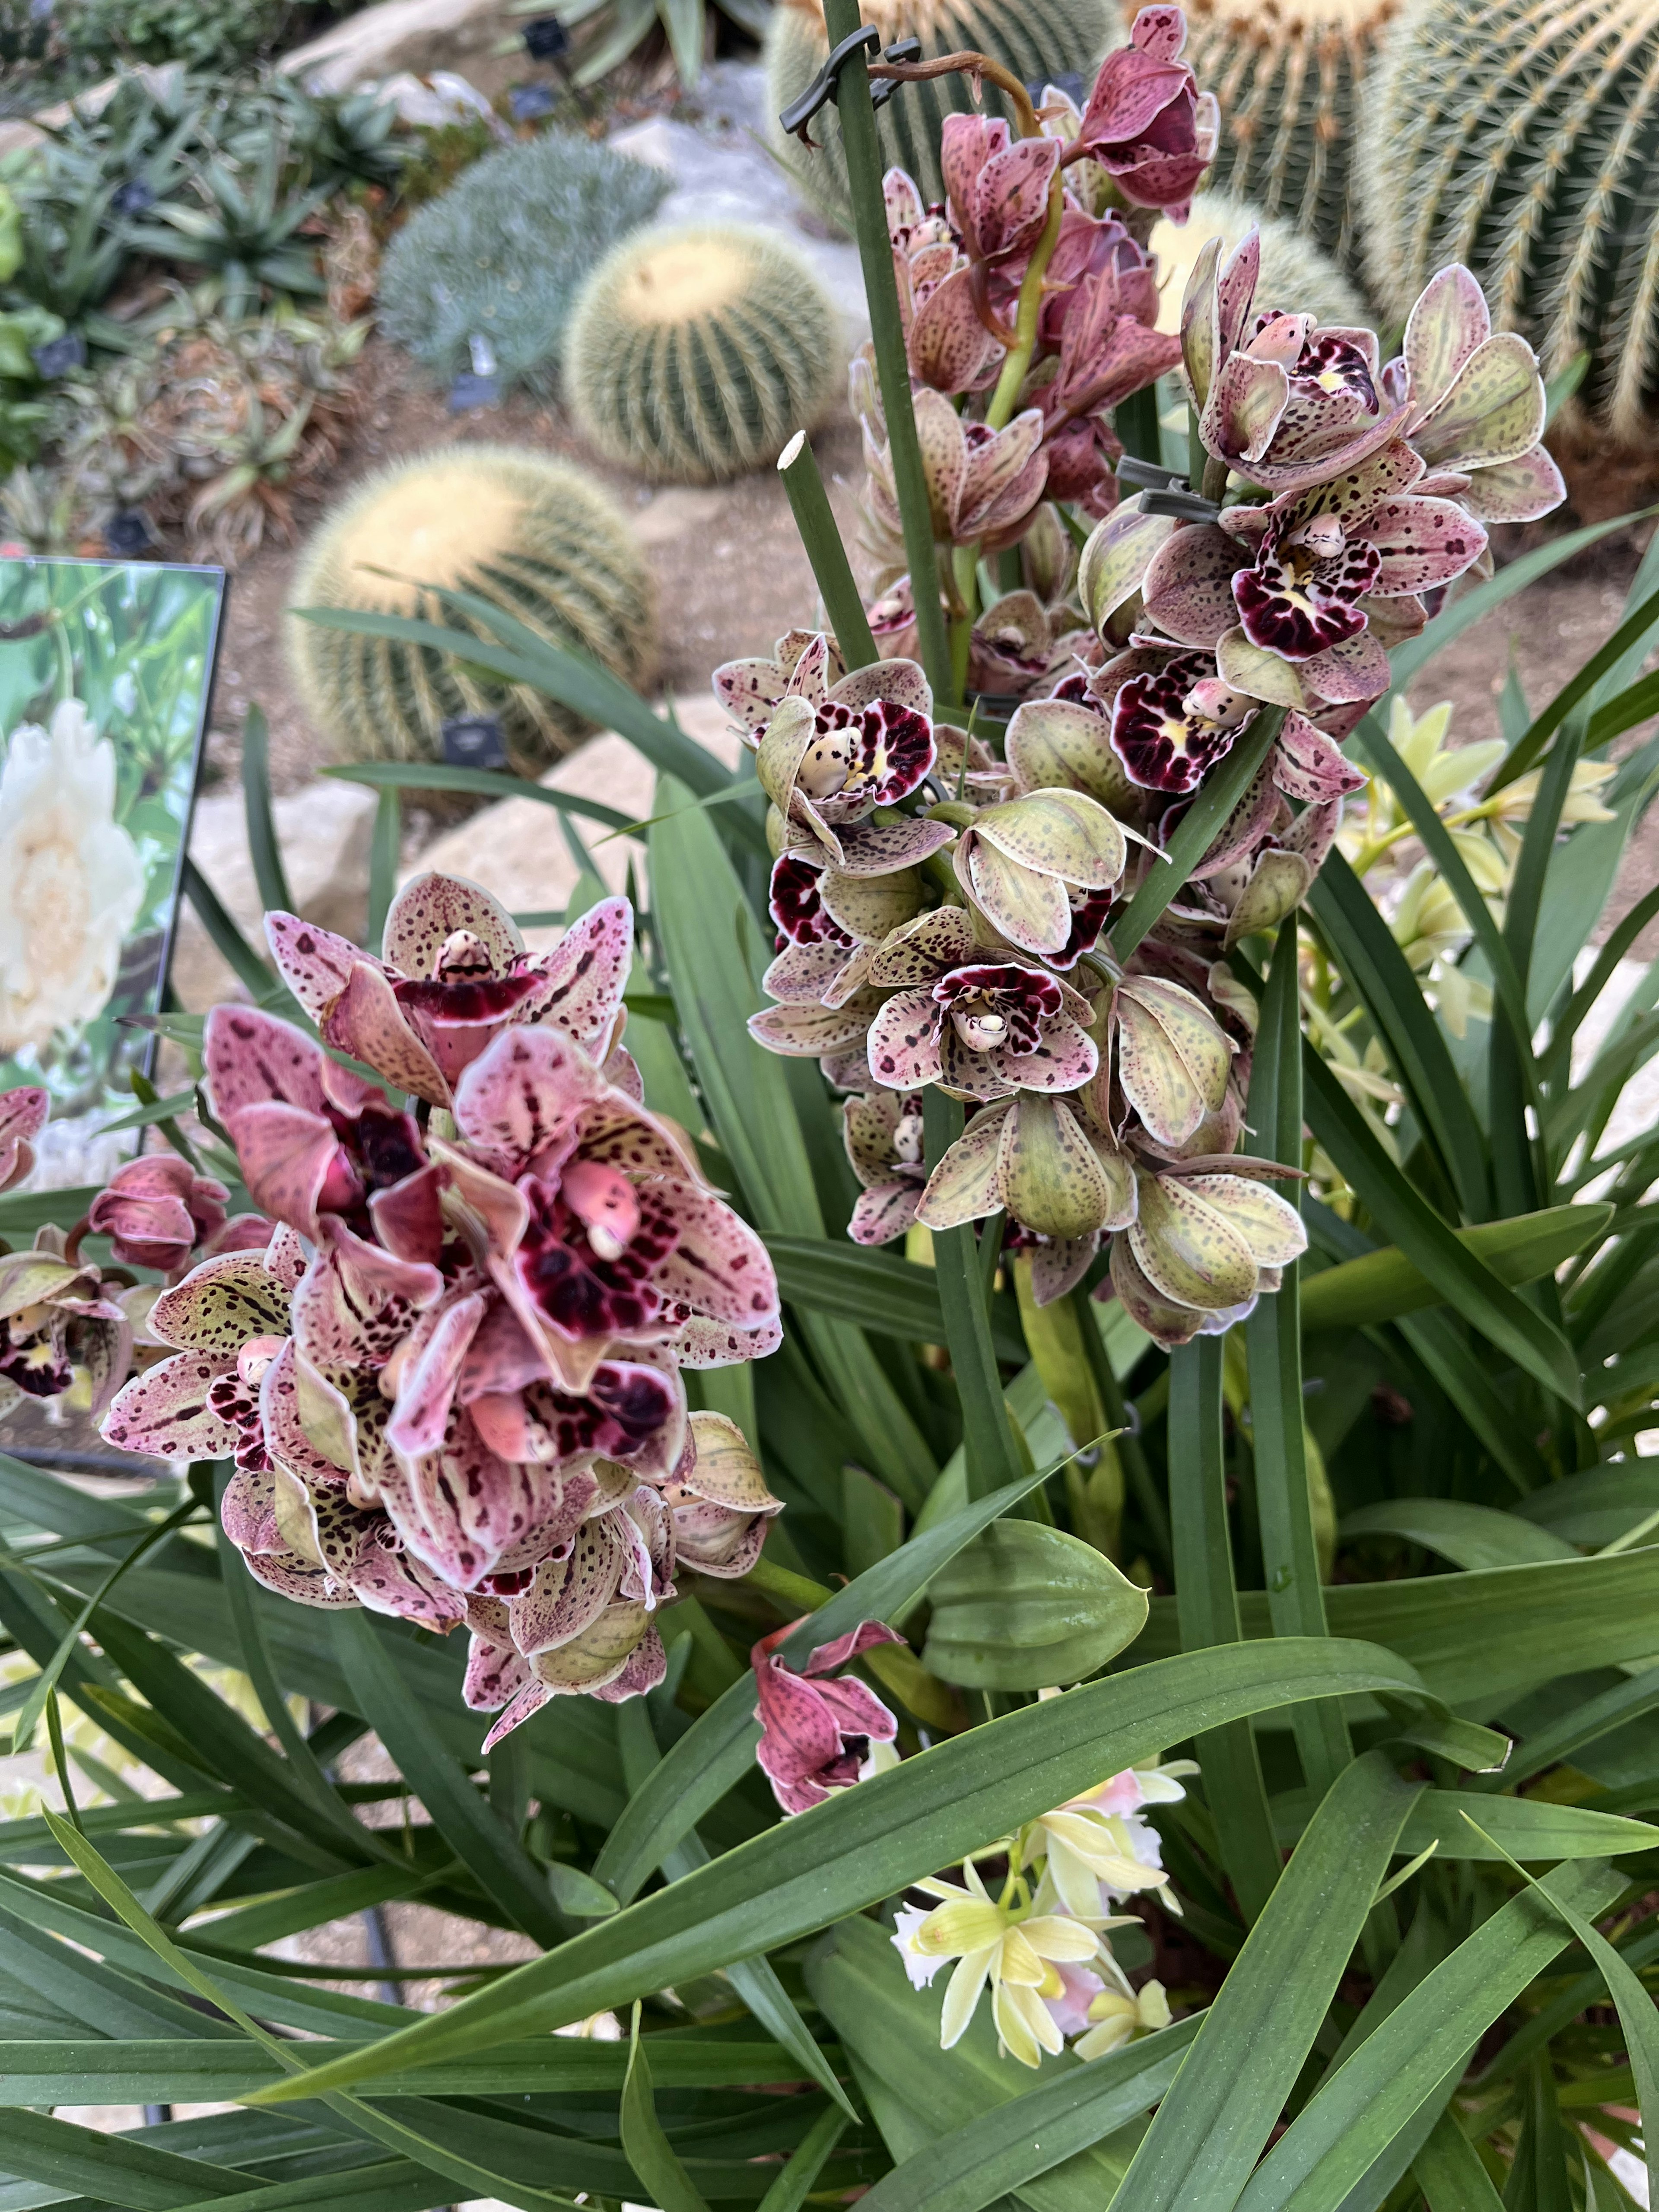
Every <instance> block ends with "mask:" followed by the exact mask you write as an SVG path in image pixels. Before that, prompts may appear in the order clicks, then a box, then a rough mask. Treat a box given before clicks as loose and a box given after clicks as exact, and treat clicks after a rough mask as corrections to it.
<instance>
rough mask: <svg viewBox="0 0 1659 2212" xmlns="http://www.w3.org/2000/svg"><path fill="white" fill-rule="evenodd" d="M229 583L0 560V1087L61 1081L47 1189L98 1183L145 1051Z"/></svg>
mask: <svg viewBox="0 0 1659 2212" xmlns="http://www.w3.org/2000/svg"><path fill="white" fill-rule="evenodd" d="M223 589H224V579H223V576H222V574H221V572H220V571H219V570H218V569H216V568H170V567H163V566H160V565H156V564H154V563H133V564H127V563H122V562H96V561H70V560H63V561H28V560H5V561H0V1088H4V1087H8V1086H10V1085H39V1086H40V1087H42V1088H44V1089H45V1090H46V1091H48V1092H49V1093H50V1095H51V1098H52V1120H53V1125H54V1137H55V1139H56V1142H55V1145H54V1146H52V1148H50V1149H49V1150H48V1152H46V1153H44V1154H43V1155H42V1157H41V1158H40V1163H39V1166H38V1168H37V1176H38V1178H39V1179H40V1181H41V1182H42V1183H43V1184H44V1185H46V1186H50V1187H55V1186H57V1185H58V1184H60V1183H76V1182H84V1181H85V1180H86V1176H85V1174H84V1173H83V1172H82V1170H83V1169H84V1168H85V1167H86V1166H87V1164H88V1156H89V1154H90V1152H91V1151H92V1149H93V1148H94V1147H95V1146H97V1143H98V1139H99V1136H100V1132H101V1131H102V1130H103V1129H104V1128H105V1126H106V1124H107V1123H108V1122H109V1121H110V1120H111V1119H112V1116H113V1115H114V1114H115V1113H116V1112H118V1110H119V1109H120V1107H121V1106H123V1105H131V1097H132V1092H131V1075H132V1073H133V1071H134V1070H136V1069H142V1068H143V1067H144V1066H145V1064H146V1060H147V1055H148V1054H149V1052H150V1050H151V1049H152V1043H153V1040H152V1037H151V1035H150V1033H149V1030H146V1029H144V1028H141V1027H137V1026H134V1024H133V1021H132V1017H134V1016H141V1015H148V1014H155V1013H158V1012H160V1011H161V991H162V986H163V982H164V979H165V976H166V973H167V956H168V952H169V950H170V945H171V939H172V933H173V916H174V914H175V911H176V908H177V904H178V896H179V878H180V872H181V870H182V867H183V864H184V851H185V837H186V835H187V832H188V829H189V822H190V811H191V800H192V797H193V795H194V792H195V787H196V773H197V755H198V752H199V749H200V744H201V738H202V732H203V729H204V726H205V722H206V715H207V704H208V695H209V689H210V682H211V678H212V670H213V655H214V647H215V643H216V635H217V630H218V625H219V614H220V606H221V601H222V595H223ZM118 1142H120V1143H122V1144H124V1145H125V1146H127V1147H128V1148H130V1147H131V1142H132V1139H131V1137H127V1138H125V1139H118ZM99 1157H100V1159H101V1153H100V1155H99Z"/></svg>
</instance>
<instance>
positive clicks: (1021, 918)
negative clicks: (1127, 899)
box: [955, 789, 1128, 968]
mask: <svg viewBox="0 0 1659 2212" xmlns="http://www.w3.org/2000/svg"><path fill="white" fill-rule="evenodd" d="M1127 857H1128V846H1127V842H1126V840H1125V837H1124V834H1123V830H1122V828H1121V825H1120V824H1119V823H1118V822H1117V821H1116V820H1115V818H1114V817H1112V816H1111V815H1110V814H1109V813H1108V812H1107V811H1106V809H1105V808H1104V807H1103V806H1102V805H1100V804H1099V802H1098V801H1097V800H1096V799H1091V798H1090V797H1089V796H1088V794H1087V793H1085V792H1080V791H1073V790H1070V789H1056V790H1052V791H1031V792H1027V793H1024V794H1023V795H1022V796H1021V797H1019V798H1018V799H1008V800H1006V801H1005V802H1004V803H1003V804H1002V805H998V806H987V807H984V808H982V809H981V811H979V812H978V813H977V814H975V816H974V817H973V819H972V821H971V822H970V823H968V824H967V825H966V827H965V828H964V830H963V836H962V838H961V840H960V842H958V844H957V850H956V858H955V868H956V873H957V880H958V881H959V882H960V884H962V887H963V890H965V891H966V892H967V893H968V895H969V897H970V898H971V899H972V900H973V901H974V902H975V905H976V906H977V907H978V908H980V909H981V912H982V913H983V914H984V915H986V917H987V920H988V921H990V923H991V924H992V926H993V927H994V928H995V929H996V930H997V931H999V932H1000V933H1001V935H1002V936H1004V937H1005V938H1006V939H1007V940H1008V942H1009V943H1010V944H1011V945H1016V946H1018V948H1019V949H1020V950H1021V951H1025V952H1030V953H1034V954H1036V956H1037V957H1039V958H1041V959H1044V960H1047V961H1048V962H1049V963H1051V964H1052V965H1053V966H1054V967H1056V968H1072V967H1074V966H1075V965H1076V963H1077V962H1078V960H1079V958H1080V957H1081V956H1082V955H1083V954H1084V953H1085V952H1086V951H1089V950H1090V949H1091V946H1092V945H1094V943H1095V941H1096V939H1097V938H1098V937H1099V935H1100V932H1101V928H1102V926H1103V923H1104V921H1105V919H1106V916H1107V914H1108V912H1109V909H1110V907H1111V903H1112V893H1113V890H1114V889H1115V886H1116V884H1117V883H1118V881H1119V880H1120V878H1121V876H1122V874H1123V869H1124V863H1125V861H1126V860H1127Z"/></svg>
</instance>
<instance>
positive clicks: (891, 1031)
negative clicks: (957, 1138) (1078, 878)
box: [867, 906, 1096, 1099]
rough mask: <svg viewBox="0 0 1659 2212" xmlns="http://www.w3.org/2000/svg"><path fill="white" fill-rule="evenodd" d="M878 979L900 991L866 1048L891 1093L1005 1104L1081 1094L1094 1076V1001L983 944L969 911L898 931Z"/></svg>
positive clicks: (877, 967) (945, 913) (879, 963)
mask: <svg viewBox="0 0 1659 2212" xmlns="http://www.w3.org/2000/svg"><path fill="white" fill-rule="evenodd" d="M870 972H871V977H872V981H874V982H875V983H876V984H878V985H879V986H885V987H890V988H892V990H893V995H892V996H891V997H890V999H888V1000H886V1001H885V1003H884V1005H883V1006H882V1008H881V1011H880V1012H879V1013H878V1015H877V1016H876V1018H875V1020H874V1022H873V1023H872V1025H871V1030H870V1036H869V1044H868V1048H867V1049H868V1053H869V1060H870V1073H871V1075H872V1078H873V1079H874V1080H875V1081H876V1082H877V1083H878V1084H881V1085H884V1086H885V1087H886V1088H888V1089H890V1090H893V1091H914V1090H917V1089H919V1088H921V1087H923V1086H925V1085H927V1084H930V1083H939V1084H942V1085H944V1086H945V1089H946V1090H947V1091H952V1092H954V1093H956V1094H957V1096H958V1097H967V1098H978V1099H988V1098H1001V1097H1006V1096H1007V1095H1008V1093H1009V1092H1010V1091H1075V1090H1076V1089H1077V1088H1078V1087H1079V1085H1081V1084H1083V1083H1086V1082H1087V1081H1088V1079H1089V1078H1090V1077H1091V1075H1092V1074H1093V1073H1094V1072H1095V1066H1096V1054H1095V1048H1094V1045H1093V1043H1092V1042H1091V1039H1090V1037H1089V1035H1088V1024H1089V1022H1090V1020H1091V1016H1092V1009H1091V1006H1090V1004H1089V1001H1088V1000H1086V999H1085V998H1084V997H1083V995H1082V994H1081V993H1080V992H1078V991H1074V990H1073V988H1072V987H1071V985H1070V984H1068V983H1066V982H1063V981H1061V980H1060V977H1059V976H1057V975H1049V974H1048V972H1047V971H1046V970H1045V969H1041V968H1033V967H1030V966H1029V965H1027V964H1025V963H1023V962H1021V961H1019V960H1017V959H1014V958H1012V957H1009V955H1008V953H1007V952H1006V949H1005V950H1003V951H1001V952H999V951H998V950H997V949H996V948H994V947H992V946H987V945H985V944H983V943H981V941H979V940H978V939H975V934H974V931H973V927H972V925H971V924H970V923H969V920H968V917H967V915H966V914H965V913H964V911H963V908H961V907H957V906H945V907H939V908H936V909H935V910H934V911H933V913H931V914H925V915H918V916H917V918H916V920H915V921H911V922H907V923H906V924H905V925H904V926H903V927H902V928H900V929H897V930H895V931H894V932H893V933H892V935H891V936H890V937H889V939H887V941H886V943H885V944H884V945H882V947H881V948H880V950H879V951H878V952H877V953H876V955H875V957H874V959H873V961H872V964H871V970H870Z"/></svg>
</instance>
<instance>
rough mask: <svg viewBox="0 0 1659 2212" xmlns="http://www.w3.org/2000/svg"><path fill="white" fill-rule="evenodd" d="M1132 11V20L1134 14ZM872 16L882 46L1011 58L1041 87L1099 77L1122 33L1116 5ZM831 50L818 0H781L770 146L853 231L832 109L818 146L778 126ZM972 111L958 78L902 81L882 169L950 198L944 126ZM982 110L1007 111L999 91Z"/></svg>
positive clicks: (905, 9)
mask: <svg viewBox="0 0 1659 2212" xmlns="http://www.w3.org/2000/svg"><path fill="white" fill-rule="evenodd" d="M1129 12H1130V14H1131V15H1133V12H1134V11H1133V8H1132V9H1130V11H1129ZM864 20H865V21H866V22H868V23H873V24H874V25H875V26H876V27H877V29H878V31H879V32H880V33H881V36H882V43H883V44H884V46H888V45H890V44H891V43H892V42H893V40H896V39H903V38H909V37H915V38H918V39H920V40H921V46H922V58H923V59H924V60H928V59H931V58H933V56H934V55H937V54H949V53H957V52H961V51H962V50H963V48H965V47H974V48H975V49H977V51H978V52H981V53H986V54H990V55H992V56H993V57H994V58H995V59H996V60H998V61H1000V62H1006V64H1007V65H1008V67H1009V68H1010V69H1011V70H1012V71H1013V72H1014V74H1015V76H1017V77H1018V78H1019V80H1020V82H1021V83H1022V84H1035V85H1038V86H1041V85H1042V84H1043V83H1044V82H1048V80H1050V79H1055V78H1059V77H1061V76H1066V75H1073V74H1074V75H1077V76H1082V77H1083V78H1085V80H1086V79H1088V78H1090V77H1091V76H1093V74H1094V70H1095V67H1096V64H1097V63H1098V62H1099V60H1100V58H1101V56H1102V55H1103V53H1104V52H1105V51H1106V49H1107V47H1108V46H1111V45H1113V44H1115V41H1116V40H1117V36H1118V31H1119V21H1118V11H1117V9H1116V7H1115V4H1114V0H869V4H868V5H867V6H866V8H865V9H864ZM827 52H829V38H828V34H827V33H826V32H825V30H824V27H823V7H822V5H821V4H820V0H776V4H775V6H774V8H773V9H772V20H771V23H770V25H769V28H768V31H767V33H766V93H767V103H766V104H767V112H768V116H769V126H770V130H771V143H772V145H773V148H774V150H775V152H776V153H777V154H778V155H779V156H780V158H781V160H782V161H783V162H784V164H785V166H786V167H787V168H788V170H789V171H790V173H791V174H792V175H793V177H794V178H795V179H796V181H797V183H799V185H800V186H801V188H802V189H803V191H805V192H806V193H807V194H808V196H809V197H811V199H812V200H814V201H815V202H816V203H817V206H818V207H819V208H820V209H821V210H822V211H823V213H824V214H825V215H826V216H829V218H830V220H831V221H833V222H837V223H839V224H840V225H841V227H842V229H844V230H848V231H850V230H851V228H852V227H853V223H852V213H851V207H850V204H849V202H848V196H847V163H846V159H845V156H844V155H843V154H842V147H841V126H840V125H839V123H838V122H837V120H836V114H835V111H834V109H833V108H824V109H823V110H822V111H821V112H820V113H819V114H818V115H817V116H816V117H815V118H814V119H813V123H812V137H813V141H814V143H813V145H812V146H811V147H806V146H803V145H802V144H801V143H800V141H799V139H797V138H792V137H788V136H787V134H786V133H785V132H784V131H781V130H780V128H779V127H778V123H777V117H778V113H779V112H780V110H781V109H782V108H785V107H787V106H788V105H789V102H790V101H791V100H793V99H794V98H795V96H796V94H798V93H799V92H801V91H802V90H803V89H804V88H805V86H806V85H808V84H809V83H810V82H811V80H812V77H813V76H815V75H816V73H817V70H818V68H819V66H820V64H822V63H823V58H824V56H825V54H826V53H827ZM972 106H973V99H972V94H971V93H970V92H969V88H968V87H967V85H966V84H965V83H964V82H963V80H962V79H961V78H960V77H939V78H936V79H935V80H934V81H933V82H931V83H921V84H907V85H904V86H903V87H902V88H901V89H900V91H899V93H898V94H897V96H896V98H895V99H893V100H890V101H889V102H888V104H887V106H885V107H884V108H883V110H882V111H881V115H880V118H879V125H880V139H881V149H882V163H883V167H893V166H895V165H896V167H899V168H901V169H904V170H907V171H908V173H909V174H910V175H911V176H913V177H914V178H915V180H916V182H917V183H918V185H921V192H922V197H923V198H924V199H926V200H929V201H933V200H942V199H943V198H944V197H945V185H944V180H943V179H942V178H941V176H940V174H939V132H940V127H941V125H943V122H944V119H945V116H947V115H948V114H950V113H951V112H953V111H956V112H964V113H965V112H969V111H970V110H971V109H972ZM981 112H984V113H987V114H990V115H1003V116H1006V115H1007V113H1008V112H1009V110H1008V106H1007V103H1006V101H1005V100H1004V99H1003V97H1002V95H1001V94H1000V93H999V92H998V91H997V90H996V88H995V87H994V86H993V85H989V84H987V86H986V87H985V98H984V102H983V107H982V111H981Z"/></svg>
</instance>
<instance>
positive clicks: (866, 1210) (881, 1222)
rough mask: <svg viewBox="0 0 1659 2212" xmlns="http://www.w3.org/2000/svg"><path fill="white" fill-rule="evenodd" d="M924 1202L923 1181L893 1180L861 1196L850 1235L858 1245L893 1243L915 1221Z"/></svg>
mask: <svg viewBox="0 0 1659 2212" xmlns="http://www.w3.org/2000/svg"><path fill="white" fill-rule="evenodd" d="M920 1204H921V1182H919V1181H917V1180H915V1179H914V1178H909V1179H900V1178H898V1177H892V1178H890V1179H889V1180H888V1181H886V1182H873V1183H871V1184H868V1185H867V1186H866V1188H864V1189H863V1190H861V1191H860V1193H859V1195H858V1200H857V1203H856V1204H855V1205H854V1208H853V1215H852V1219H851V1220H850V1221H849V1222H848V1227H847V1233H848V1236H849V1237H851V1238H852V1240H853V1242H854V1243H855V1244H890V1243H892V1241H893V1239H894V1238H895V1237H902V1236H903V1234H904V1233H905V1231H906V1230H908V1228H909V1227H910V1226H911V1225H912V1224H913V1223H914V1222H915V1218H916V1208H917V1207H918V1206H920Z"/></svg>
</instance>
